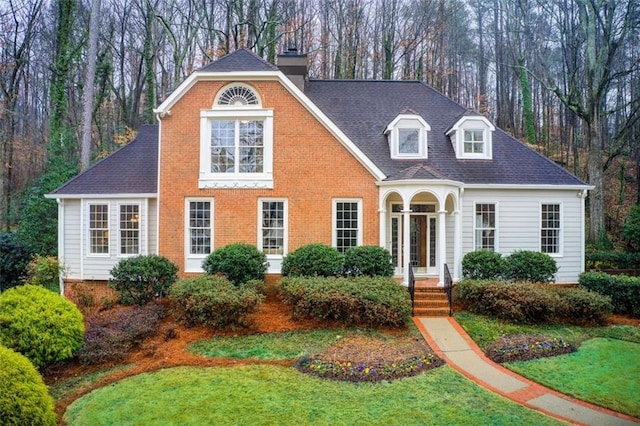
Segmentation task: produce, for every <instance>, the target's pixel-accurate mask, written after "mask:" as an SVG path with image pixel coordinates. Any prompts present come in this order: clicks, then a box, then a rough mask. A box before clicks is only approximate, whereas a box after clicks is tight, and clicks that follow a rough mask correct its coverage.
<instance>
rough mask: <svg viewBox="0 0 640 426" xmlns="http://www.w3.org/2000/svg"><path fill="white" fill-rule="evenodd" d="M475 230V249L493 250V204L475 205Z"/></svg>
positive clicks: (494, 207)
mask: <svg viewBox="0 0 640 426" xmlns="http://www.w3.org/2000/svg"><path fill="white" fill-rule="evenodd" d="M475 228H476V230H475V239H476V245H475V249H476V250H495V248H496V246H495V229H496V205H495V204H476V213H475Z"/></svg>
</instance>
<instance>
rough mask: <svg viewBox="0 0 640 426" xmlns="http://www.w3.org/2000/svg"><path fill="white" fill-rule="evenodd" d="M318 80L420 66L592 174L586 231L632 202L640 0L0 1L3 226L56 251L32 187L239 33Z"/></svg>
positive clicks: (602, 237)
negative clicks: (293, 55)
mask: <svg viewBox="0 0 640 426" xmlns="http://www.w3.org/2000/svg"><path fill="white" fill-rule="evenodd" d="M242 47H245V48H248V49H251V50H252V51H254V52H256V53H257V54H258V55H259V56H261V57H263V58H265V59H266V60H268V61H269V62H272V63H275V62H276V56H277V54H279V53H282V52H283V51H285V50H286V49H288V48H296V49H297V50H298V52H303V53H308V55H309V61H310V69H309V76H310V78H322V79H412V80H421V81H424V82H426V83H427V84H430V85H431V86H433V87H434V88H436V89H437V90H439V91H441V92H442V93H444V94H446V95H447V96H449V97H450V98H452V99H454V100H455V101H457V102H458V103H460V104H462V105H464V106H466V107H469V108H473V109H475V110H477V111H479V112H480V113H482V114H485V115H486V116H487V117H488V118H489V119H491V120H492V121H493V122H494V123H495V124H496V125H497V126H499V127H501V128H503V129H505V130H507V131H508V132H510V133H511V134H513V135H514V136H515V137H517V138H519V139H521V140H522V141H523V142H524V143H528V144H530V145H531V146H533V147H534V148H535V149H537V150H538V151H539V152H541V153H542V154H544V155H546V156H548V157H549V158H551V159H552V160H553V161H556V162H557V163H558V164H560V165H562V166H563V167H565V168H567V169H568V170H569V171H571V172H573V173H574V174H576V175H577V176H578V177H580V178H581V179H583V180H585V181H586V182H588V183H589V184H591V185H593V186H594V187H595V189H594V190H592V191H590V194H589V196H588V200H587V205H588V218H589V219H588V224H587V230H588V238H589V241H590V242H592V243H598V244H600V245H606V244H608V243H610V242H615V241H617V240H618V239H619V232H620V229H621V226H622V224H623V223H624V220H625V218H626V215H627V213H628V211H629V208H630V207H631V206H632V205H635V204H637V203H639V202H640V0H244V1H241V0H93V2H91V1H88V0H0V142H1V146H2V148H1V150H0V199H1V200H2V201H1V203H0V204H1V209H0V228H1V229H2V231H10V230H13V229H16V227H17V228H18V231H19V234H20V231H21V230H22V231H23V232H22V234H23V236H24V239H25V240H26V242H28V243H30V244H31V245H32V247H33V248H34V249H35V250H36V252H39V253H40V254H51V253H55V235H56V223H55V217H56V204H55V201H52V200H45V199H44V198H43V197H42V195H43V194H45V193H47V192H49V191H51V190H53V189H54V188H56V187H57V186H58V185H60V184H61V183H63V182H64V181H66V180H67V179H68V178H70V177H72V176H73V175H75V174H76V173H78V171H80V170H83V169H85V168H86V167H88V165H90V164H91V163H93V162H95V161H97V160H98V159H100V158H103V157H104V156H106V155H108V154H109V153H110V152H113V151H114V150H115V149H117V148H118V147H119V146H121V145H122V144H124V143H126V142H128V141H130V140H131V139H132V138H133V136H134V135H135V129H136V128H137V127H138V126H139V125H140V124H143V123H154V122H155V117H154V114H153V108H154V107H155V106H157V105H158V104H159V102H161V101H162V100H163V99H164V98H165V97H166V96H168V95H169V94H170V93H171V91H172V90H173V89H174V88H176V87H177V85H178V84H179V83H180V82H181V81H182V80H183V79H184V78H186V76H188V75H189V74H190V73H191V72H192V71H194V70H196V69H198V68H200V67H201V66H203V65H206V64H207V63H209V62H211V61H212V60H215V59H216V58H219V57H221V56H223V55H224V54H226V53H228V52H231V51H233V50H235V49H238V48H242Z"/></svg>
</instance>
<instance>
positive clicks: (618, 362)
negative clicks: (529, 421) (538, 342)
mask: <svg viewBox="0 0 640 426" xmlns="http://www.w3.org/2000/svg"><path fill="white" fill-rule="evenodd" d="M505 367H507V368H509V369H510V370H513V371H515V372H516V373H518V374H521V375H523V376H525V377H528V378H530V379H531V380H534V381H536V382H538V383H541V384H543V385H545V386H548V387H550V388H552V389H555V390H557V391H559V392H562V393H565V394H568V395H571V396H574V397H576V398H578V399H581V400H584V401H589V402H591V403H594V404H597V405H600V406H602V407H607V408H610V409H612V410H614V411H619V412H621V413H625V414H629V415H631V416H635V417H640V400H639V399H638V395H640V345H639V344H637V343H631V342H625V341H621V340H613V339H604V338H594V339H591V340H587V341H585V342H583V343H582V346H581V347H580V348H579V349H578V352H574V353H572V354H567V355H562V356H557V357H551V358H541V359H536V360H532V361H526V362H513V363H509V364H505Z"/></svg>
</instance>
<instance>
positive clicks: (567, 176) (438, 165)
mask: <svg viewBox="0 0 640 426" xmlns="http://www.w3.org/2000/svg"><path fill="white" fill-rule="evenodd" d="M305 94H306V95H307V96H308V97H309V98H310V99H311V100H312V101H313V102H314V103H315V104H316V105H317V106H318V107H319V108H320V109H321V110H322V111H323V112H324V113H325V114H326V115H327V116H328V117H329V118H330V119H331V120H332V121H333V122H334V123H335V124H336V125H337V126H338V127H340V129H341V130H342V131H343V132H344V133H345V134H346V135H347V136H348V137H349V138H350V139H351V140H352V141H353V142H354V143H355V144H356V145H357V146H358V148H360V150H361V151H362V152H363V153H364V154H365V155H366V156H367V157H369V158H370V159H371V160H372V161H373V162H374V163H375V164H376V165H377V166H378V167H379V168H380V169H381V170H382V171H383V173H384V174H385V175H387V180H403V179H451V180H455V181H460V182H464V183H466V184H514V185H519V184H523V185H584V184H585V183H584V182H582V181H581V180H580V179H578V178H576V177H575V176H573V175H572V174H571V173H569V172H568V171H566V170H565V169H563V168H562V167H560V166H558V165H557V164H555V163H554V162H552V161H551V160H549V159H547V158H546V157H544V156H542V155H540V154H538V153H537V152H536V151H534V150H532V149H530V148H529V147H527V146H526V145H525V144H523V143H522V142H520V141H518V140H517V139H515V138H513V137H512V136H510V135H508V134H507V133H505V132H503V131H502V130H499V129H496V131H495V132H494V133H493V159H492V160H459V159H456V156H455V152H454V150H453V145H452V143H451V141H450V139H449V137H448V136H446V135H445V133H446V132H447V131H448V130H449V129H450V128H451V126H453V125H454V124H455V123H456V121H458V120H459V119H460V117H462V116H463V115H469V112H468V111H466V109H465V108H464V107H462V106H460V105H458V104H457V103H455V102H453V101H452V100H450V99H449V98H447V97H445V96H444V95H442V94H441V93H439V92H437V91H436V90H434V89H433V88H431V87H429V86H427V85H426V84H423V83H421V82H417V81H372V80H365V81H363V80H357V81H353V80H311V81H309V82H308V83H307V85H306V88H305ZM406 110H411V111H414V112H416V113H417V114H419V115H420V116H421V117H422V118H423V119H424V120H425V121H426V122H427V123H429V125H430V126H431V131H430V132H429V134H428V137H427V145H428V157H429V158H428V159H419V160H404V159H403V160H395V159H391V156H390V153H389V145H388V143H387V138H386V136H385V135H384V134H383V132H384V130H385V128H386V126H387V125H388V124H389V123H390V122H391V121H392V120H393V119H394V118H395V117H396V116H397V115H398V114H399V113H401V112H402V111H406ZM418 165H419V167H416V166H418Z"/></svg>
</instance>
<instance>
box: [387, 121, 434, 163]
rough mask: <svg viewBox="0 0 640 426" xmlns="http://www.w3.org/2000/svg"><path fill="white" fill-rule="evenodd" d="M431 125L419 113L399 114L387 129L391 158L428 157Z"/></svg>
mask: <svg viewBox="0 0 640 426" xmlns="http://www.w3.org/2000/svg"><path fill="white" fill-rule="evenodd" d="M429 130H431V126H429V124H427V122H426V121H424V119H423V118H422V117H420V116H419V115H417V114H400V115H398V116H397V117H396V118H395V119H394V120H393V121H392V122H391V123H389V125H388V126H387V128H386V130H385V134H386V135H387V138H388V141H389V149H390V151H391V158H398V159H406V158H427V132H428V131H429Z"/></svg>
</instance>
